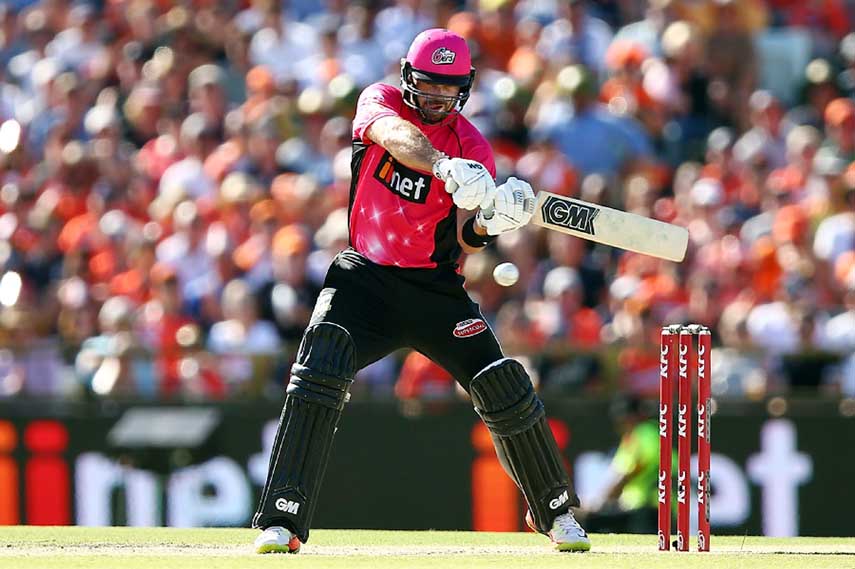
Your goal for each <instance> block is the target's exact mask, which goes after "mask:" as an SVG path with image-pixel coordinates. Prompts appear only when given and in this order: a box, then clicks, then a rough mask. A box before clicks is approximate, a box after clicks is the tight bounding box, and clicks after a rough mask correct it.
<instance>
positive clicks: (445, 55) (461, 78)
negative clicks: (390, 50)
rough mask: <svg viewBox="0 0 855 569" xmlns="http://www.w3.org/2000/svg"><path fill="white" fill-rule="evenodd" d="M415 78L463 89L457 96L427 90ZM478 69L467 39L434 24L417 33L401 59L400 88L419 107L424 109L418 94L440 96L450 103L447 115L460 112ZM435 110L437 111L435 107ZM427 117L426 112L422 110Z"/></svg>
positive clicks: (428, 96) (411, 104) (415, 106)
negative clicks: (419, 86) (419, 103)
mask: <svg viewBox="0 0 855 569" xmlns="http://www.w3.org/2000/svg"><path fill="white" fill-rule="evenodd" d="M416 80H419V81H424V82H426V83H438V84H442V85H455V86H457V87H460V92H459V93H458V95H457V96H455V97H448V96H442V95H435V94H431V93H425V92H424V91H421V90H419V89H417V88H416V84H415V82H416ZM474 80H475V69H474V68H473V67H472V58H471V56H470V55H469V46H468V45H467V44H466V40H465V39H463V38H462V37H460V36H459V35H457V34H455V33H454V32H450V31H448V30H445V29H442V28H434V29H431V30H425V31H423V32H422V33H420V34H419V35H417V36H416V39H414V40H413V43H412V45H410V50H409V51H408V52H407V57H405V58H404V59H402V60H401V88H402V89H403V90H404V102H405V103H407V105H409V106H411V107H413V108H414V109H416V110H417V111H421V110H422V109H420V107H419V105H418V102H417V100H416V97H417V96H418V97H423V98H425V99H434V100H439V101H442V102H445V103H449V105H450V108H449V110H448V111H445V112H440V114H443V115H448V114H451V113H454V112H459V111H460V109H462V108H463V105H464V104H466V101H467V100H468V99H469V93H470V91H471V89H472V82H473V81H474ZM433 112H436V111H433ZM422 117H423V118H424V114H423V113H422Z"/></svg>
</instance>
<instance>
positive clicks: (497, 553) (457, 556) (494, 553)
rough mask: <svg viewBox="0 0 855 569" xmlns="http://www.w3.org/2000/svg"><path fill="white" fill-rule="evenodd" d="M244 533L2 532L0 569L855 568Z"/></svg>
mask: <svg viewBox="0 0 855 569" xmlns="http://www.w3.org/2000/svg"><path fill="white" fill-rule="evenodd" d="M256 535H257V532H256V531H254V530H248V529H186V530H185V529H172V528H78V527H62V528H57V527H5V528H0V567H2V568H3V569H19V568H20V569H42V568H44V569H77V568H86V569H171V568H176V569H178V568H180V569H237V568H241V569H244V568H256V567H283V566H288V567H298V568H312V569H317V568H333V569H339V568H345V567H346V568H348V569H350V568H354V569H362V568H365V569H389V568H395V569H398V568H407V569H423V568H431V569H440V568H442V569H449V568H457V567H465V568H467V569H469V568H473V569H488V568H489V569H502V568H506V567H507V568H520V569H521V568H534V569H553V568H558V567H560V568H562V569H563V568H567V567H579V568H585V569H604V568H621V569H648V568H649V569H654V568H655V569H678V568H679V569H684V568H686V567H691V568H696V567H697V568H709V569H725V568H730V567H734V568H739V569H751V568H758V569H760V568H762V569H767V568H771V567H774V568H778V567H783V568H788V567H793V568H795V567H798V568H803V567H804V568H810V569H824V568H832V567H833V568H835V569H841V568H844V569H848V568H851V569H855V538H796V539H771V538H762V537H747V538H743V537H719V536H713V539H712V549H713V551H712V552H711V553H709V554H699V553H688V554H686V553H676V552H673V551H672V552H667V553H664V552H663V553H659V552H657V551H656V538H655V536H643V535H642V536H638V535H633V536H629V535H593V536H591V541H592V544H593V547H592V550H591V551H590V552H589V553H558V552H556V551H553V550H552V549H550V547H549V543H548V541H547V540H546V538H544V537H543V536H540V535H535V534H531V533H474V532H430V531H427V532H425V531H421V532H411V531H354V530H315V531H313V532H312V539H311V540H310V541H309V543H308V544H306V545H304V546H303V549H302V551H301V552H300V553H299V554H298V555H257V554H255V553H254V552H253V549H252V540H253V539H254V538H255V536H256Z"/></svg>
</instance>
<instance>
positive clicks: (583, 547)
mask: <svg viewBox="0 0 855 569" xmlns="http://www.w3.org/2000/svg"><path fill="white" fill-rule="evenodd" d="M555 549H556V550H558V551H563V552H572V553H584V552H586V551H590V550H591V544H590V543H556V544H555Z"/></svg>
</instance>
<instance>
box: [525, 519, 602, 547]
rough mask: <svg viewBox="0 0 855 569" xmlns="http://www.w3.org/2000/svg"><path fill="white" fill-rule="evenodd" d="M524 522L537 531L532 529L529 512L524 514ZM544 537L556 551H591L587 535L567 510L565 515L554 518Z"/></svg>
mask: <svg viewBox="0 0 855 569" xmlns="http://www.w3.org/2000/svg"><path fill="white" fill-rule="evenodd" d="M525 521H526V522H527V523H528V525H529V527H530V528H531V529H533V530H535V531H537V529H536V528H535V527H534V520H533V519H532V517H531V511H529V512H528V513H527V514H526V516H525ZM546 535H547V536H549V539H551V540H552V544H553V545H554V546H555V549H557V550H558V551H590V550H591V540H590V539H588V534H587V533H586V532H585V530H584V529H582V526H580V525H579V522H577V521H576V517H575V516H574V515H573V511H572V510H568V512H567V513H566V514H561V515H560V516H558V517H557V518H555V521H554V522H552V529H551V530H549V533H548V534H546Z"/></svg>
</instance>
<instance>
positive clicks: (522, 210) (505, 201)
mask: <svg viewBox="0 0 855 569" xmlns="http://www.w3.org/2000/svg"><path fill="white" fill-rule="evenodd" d="M535 201H536V200H535V197H534V190H532V189H531V186H530V185H529V183H528V182H525V181H523V180H519V179H517V178H514V177H510V178H508V181H507V182H505V183H504V184H502V185H501V186H499V187H498V188H496V197H495V200H494V202H493V207H492V208H489V207H487V208H484V209H482V210H481V211H479V212H478V214H477V218H476V221H478V223H479V224H480V225H481V227H483V228H484V229H486V230H487V233H488V234H489V235H498V234H500V233H506V232H508V231H513V230H515V229H519V228H520V227H523V226H524V225H526V224H527V223H528V222H529V221H531V216H532V215H533V214H534V204H535Z"/></svg>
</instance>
